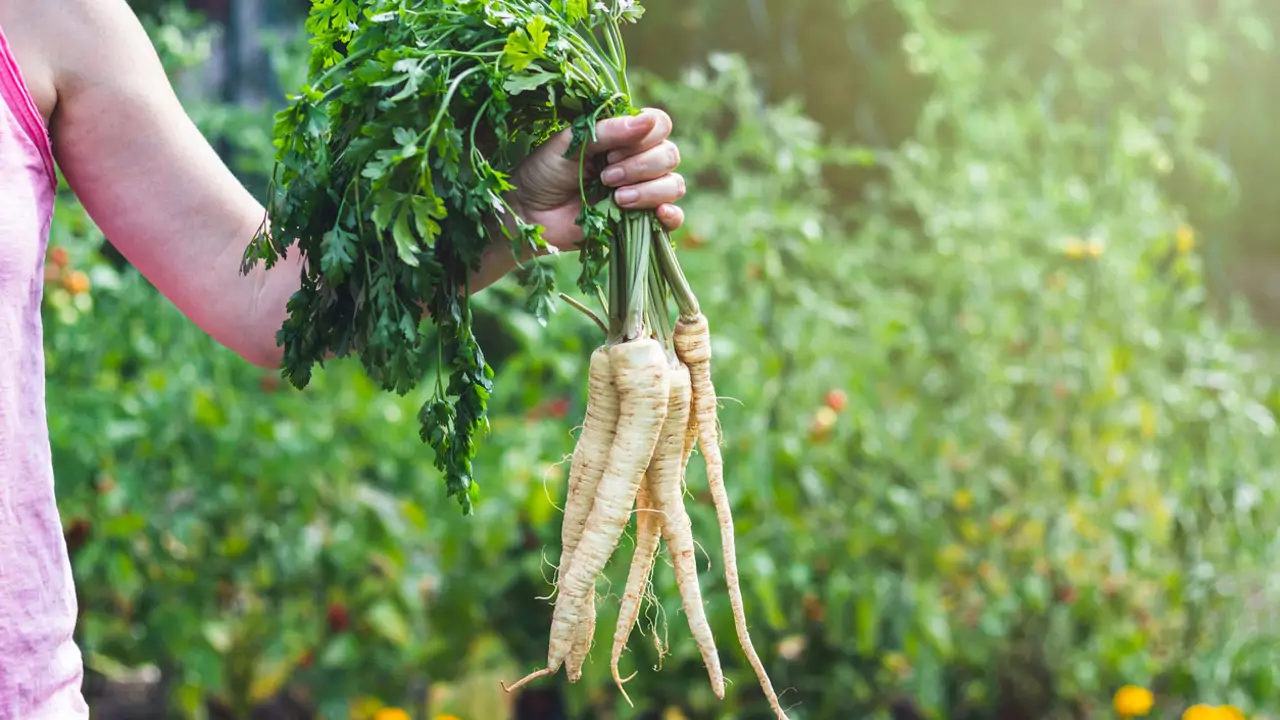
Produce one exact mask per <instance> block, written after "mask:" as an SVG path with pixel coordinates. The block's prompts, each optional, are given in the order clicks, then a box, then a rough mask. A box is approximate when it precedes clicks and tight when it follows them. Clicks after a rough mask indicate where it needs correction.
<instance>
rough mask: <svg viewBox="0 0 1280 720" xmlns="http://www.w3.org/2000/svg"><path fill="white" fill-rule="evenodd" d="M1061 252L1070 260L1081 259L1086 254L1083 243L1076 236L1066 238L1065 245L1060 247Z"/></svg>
mask: <svg viewBox="0 0 1280 720" xmlns="http://www.w3.org/2000/svg"><path fill="white" fill-rule="evenodd" d="M1062 252H1063V253H1065V254H1066V256H1067V257H1068V258H1070V259H1072V260H1082V259H1084V257H1085V255H1086V254H1087V251H1086V250H1085V245H1084V243H1083V242H1082V241H1080V240H1079V239H1078V238H1071V239H1070V240H1068V241H1067V245H1066V247H1064V248H1063V249H1062Z"/></svg>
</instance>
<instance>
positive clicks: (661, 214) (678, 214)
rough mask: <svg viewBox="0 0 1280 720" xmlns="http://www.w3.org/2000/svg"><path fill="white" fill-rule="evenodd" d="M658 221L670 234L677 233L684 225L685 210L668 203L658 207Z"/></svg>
mask: <svg viewBox="0 0 1280 720" xmlns="http://www.w3.org/2000/svg"><path fill="white" fill-rule="evenodd" d="M657 212H658V220H659V222H661V223H662V226H663V227H665V228H666V229H667V231H668V232H675V231H676V230H679V229H680V226H681V225H683V224H684V210H683V209H681V207H680V206H679V205H672V204H670V203H666V204H663V205H659V206H658V211H657Z"/></svg>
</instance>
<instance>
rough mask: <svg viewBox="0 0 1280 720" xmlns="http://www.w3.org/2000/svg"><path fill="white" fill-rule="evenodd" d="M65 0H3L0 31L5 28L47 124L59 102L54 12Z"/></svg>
mask: <svg viewBox="0 0 1280 720" xmlns="http://www.w3.org/2000/svg"><path fill="white" fill-rule="evenodd" d="M61 1H62V0H44V1H43V2H30V0H0V30H3V31H4V35H5V39H7V40H8V42H9V49H10V51H11V52H12V53H13V56H14V59H15V60H16V61H17V63H18V69H19V71H20V72H21V73H22V79H23V81H24V82H25V83H26V85H27V89H28V90H29V91H30V92H31V95H32V97H33V98H34V99H35V101H36V107H38V108H39V109H40V114H41V115H43V116H44V120H45V122H46V123H48V122H49V117H50V116H51V115H52V114H53V111H54V108H55V107H56V106H57V104H58V91H57V85H56V83H55V81H54V77H55V69H54V66H53V61H52V52H51V51H52V49H53V38H52V37H50V33H51V32H52V30H53V23H52V20H53V16H52V14H51V12H50V11H51V10H54V9H55V8H53V7H51V6H55V5H59V4H61Z"/></svg>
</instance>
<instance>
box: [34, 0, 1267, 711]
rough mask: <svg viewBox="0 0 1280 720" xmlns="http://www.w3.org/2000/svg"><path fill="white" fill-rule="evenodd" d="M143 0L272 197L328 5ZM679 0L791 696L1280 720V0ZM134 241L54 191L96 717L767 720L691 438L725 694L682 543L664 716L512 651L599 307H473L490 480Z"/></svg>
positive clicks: (612, 590) (534, 646)
mask: <svg viewBox="0 0 1280 720" xmlns="http://www.w3.org/2000/svg"><path fill="white" fill-rule="evenodd" d="M133 4H134V5H135V7H136V8H137V10H138V11H139V13H140V15H141V16H142V17H143V18H144V21H145V22H146V24H147V26H148V29H149V31H150V32H151V35H152V38H153V40H154V41H155V43H156V45H157V48H158V49H159V51H160V53H161V55H162V57H163V59H164V61H165V64H166V66H167V67H168V68H169V70H170V72H171V77H172V78H173V80H174V82H175V84H176V85H177V86H178V87H179V88H180V91H181V95H182V97H183V100H184V103H185V104H186V106H187V108H188V109H189V111H190V112H191V114H192V115H193V117H194V118H196V120H197V122H198V123H199V125H200V127H201V128H202V129H203V130H204V132H205V133H206V134H207V136H208V137H209V138H210V139H211V140H212V141H213V142H214V143H215V144H216V146H217V147H218V149H219V151H220V152H221V153H222V154H223V156H224V157H225V158H226V159H227V161H228V162H229V163H230V164H231V165H232V167H233V168H235V170H236V171H237V172H238V173H239V174H240V176H241V177H242V178H243V180H244V182H245V183H246V185H247V186H249V187H251V188H253V189H254V191H255V192H258V193H261V192H263V188H264V183H263V179H264V176H265V174H266V172H267V171H268V170H269V167H270V161H271V157H272V148H271V144H270V142H271V138H270V135H269V133H270V130H271V115H272V113H273V112H274V111H275V110H276V109H278V108H280V107H281V106H282V104H283V102H284V100H283V97H284V94H285V93H287V92H289V91H290V90H292V89H293V88H296V87H298V86H299V85H300V84H301V83H302V81H303V73H304V72H305V53H306V38H305V37H301V36H300V35H299V31H300V28H301V19H302V18H303V17H304V15H305V13H306V11H307V9H308V3H307V2H305V0H201V1H200V2H197V1H196V0H189V2H186V3H179V2H173V1H172V0H153V1H148V2H143V1H142V0H137V1H136V2H134V3H133ZM646 5H647V7H648V13H647V15H646V17H645V19H644V20H643V21H641V23H639V24H638V25H636V26H634V27H631V28H629V29H628V31H627V35H626V37H627V42H628V56H629V58H630V59H631V64H632V65H633V66H634V67H636V68H637V70H636V71H635V72H636V80H637V81H641V82H640V84H639V87H640V93H641V97H640V101H642V102H643V103H645V104H650V105H659V106H662V107H664V108H666V109H667V110H668V111H669V112H670V113H671V114H672V115H673V116H674V117H675V119H676V128H677V129H676V136H677V139H678V140H679V142H680V145H681V148H682V150H683V157H684V164H683V171H684V172H685V174H686V175H687V177H688V178H689V180H690V192H689V195H688V198H687V200H686V201H685V202H684V203H683V204H684V206H685V207H686V209H687V212H688V218H689V220H688V225H687V228H686V229H684V230H683V231H681V232H680V233H679V234H678V236H677V240H678V242H679V244H680V247H681V253H682V257H683V258H684V263H685V265H686V271H687V273H688V275H689V276H690V279H691V281H692V283H693V286H694V288H695V289H696V291H697V292H698V294H699V296H700V299H701V300H702V302H703V307H704V310H706V311H707V313H708V315H709V316H710V317H711V318H712V323H713V329H714V332H715V343H716V344H715V353H716V383H717V387H718V389H719V391H720V393H721V395H723V396H725V401H724V403H723V407H722V410H721V420H722V423H723V425H724V434H725V437H726V445H725V451H724V452H725V457H726V474H727V481H728V484H729V492H730V497H731V499H732V502H733V506H734V513H735V515H736V519H737V535H738V551H739V560H740V563H741V568H742V577H743V584H744V592H745V595H746V605H747V613H748V616H749V619H750V622H751V626H752V632H753V634H754V638H755V641H756V646H757V648H758V649H760V651H761V653H762V655H763V658H764V661H765V664H766V665H767V667H768V668H769V669H770V672H771V674H772V677H773V680H774V684H775V686H776V687H778V688H779V689H785V690H786V692H785V694H784V695H783V702H784V704H785V705H788V706H791V708H792V710H791V717H792V718H794V719H795V720H817V719H823V720H827V719H830V720H844V719H858V718H876V719H879V718H939V719H941V718H954V719H956V720H989V719H997V718H998V719H1001V720H1005V719H1007V720H1041V719H1044V720H1068V719H1071V720H1074V719H1077V718H1114V717H1117V712H1116V709H1115V708H1114V707H1113V701H1112V698H1113V695H1114V693H1115V692H1116V691H1117V689H1119V688H1121V687H1122V686H1125V685H1136V686H1140V687H1143V688H1147V689H1149V690H1151V691H1152V692H1153V694H1154V701H1155V706H1154V707H1153V708H1151V710H1150V714H1149V715H1148V716H1149V717H1153V718H1179V717H1182V713H1183V712H1184V711H1185V710H1186V709H1187V708H1188V707H1189V706H1191V705H1193V704H1195V703H1208V704H1210V705H1225V704H1231V705H1234V706H1235V707H1238V708H1239V709H1240V710H1241V712H1242V714H1244V715H1246V716H1248V717H1251V718H1278V717H1280V569H1278V568H1280V533H1278V532H1277V528H1278V527H1280V477H1278V476H1277V467H1278V466H1277V460H1278V459H1280V458H1278V455H1280V442H1278V441H1277V437H1276V415H1277V412H1280V386H1278V385H1277V375H1276V372H1275V370H1276V363H1275V357H1276V355H1275V343H1274V340H1273V337H1274V333H1273V330H1272V328H1273V327H1274V326H1275V324H1276V323H1277V322H1280V243H1277V242H1276V237H1275V232H1276V227H1277V226H1278V224H1280V205H1274V204H1273V203H1275V201H1277V200H1278V199H1280V197H1277V194H1278V191H1277V188H1280V163H1278V162H1277V159H1280V131H1278V130H1277V129H1276V125H1275V121H1274V119H1275V118H1276V117H1277V116H1280V94H1277V93H1276V92H1275V89H1276V88H1277V87H1280V55H1278V54H1277V50H1276V48H1275V42H1276V34H1277V31H1280V5H1276V4H1274V3H1266V2H1262V1H1261V0H1212V1H1211V0H1161V1H1160V2H1154V1H1153V0H1113V1H1112V2H1108V3H1096V2H1093V3H1089V2H1084V1H1083V0H1058V1H1057V2H1051V3H1050V2H1040V3H1021V2H1011V1H1010V0H845V1H842V0H746V1H745V2H743V1H742V0H733V1H731V0H648V1H647V2H646ZM108 240H109V239H105V238H103V237H102V236H101V234H100V233H99V232H98V231H97V230H96V229H95V228H94V226H93V224H92V222H91V221H90V220H89V219H88V218H87V217H86V216H85V214H84V213H83V211H82V210H81V208H80V207H79V206H78V205H77V204H76V203H75V200H74V198H73V196H72V195H71V194H70V193H69V192H68V191H65V189H64V193H63V196H62V198H61V200H60V203H59V206H58V208H57V218H56V221H55V224H54V228H53V234H52V242H51V250H50V257H49V262H48V272H47V278H46V279H47V285H46V296H45V307H44V310H45V321H46V342H47V358H48V378H49V379H48V383H49V416H50V418H49V420H50V425H51V432H52V438H53V445H54V453H55V470H56V474H57V478H58V492H59V501H60V505H61V509H62V512H63V516H64V522H65V525H66V535H67V540H68V544H69V547H70V550H71V552H72V555H73V562H74V566H75V572H76V579H77V582H78V587H79V601H80V608H81V615H80V623H79V630H78V639H79V642H80V643H81V646H82V647H83V649H84V651H85V656H86V661H87V664H88V667H89V670H90V672H89V676H88V678H87V680H86V694H87V695H88V696H89V697H90V698H91V700H92V701H93V703H94V705H95V717H97V718H104V719H106V720H111V719H115V718H129V719H133V718H142V719H145V718H179V717H180V718H284V719H292V718H312V717H324V718H329V719H330V720H332V719H335V718H357V719H361V720H363V719H367V718H371V717H374V716H375V713H376V712H377V711H378V710H379V709H380V708H384V707H399V708H402V709H403V710H404V711H405V712H406V713H407V714H409V715H410V716H411V717H413V718H437V717H440V716H446V717H449V716H452V717H454V718H460V719H461V720H507V719H513V720H514V719H517V718H519V719H532V718H545V719H548V720H557V719H561V718H563V719H568V718H575V719H576V718H599V719H601V720H610V719H612V718H645V719H658V718H662V719H663V720H677V719H680V718H687V719H688V720H700V719H702V718H707V719H711V718H717V719H719V718H726V719H727V718H734V719H742V720H754V719H756V718H767V717H769V715H768V712H767V707H766V706H765V704H764V703H763V700H762V698H761V697H760V696H759V693H758V692H757V690H756V689H755V682H754V677H753V675H752V674H751V672H750V669H749V668H748V667H747V666H746V665H745V663H744V662H743V660H742V657H741V654H740V653H739V652H738V649H737V644H736V641H735V640H734V633H733V625H732V617H731V615H730V611H729V606H728V602H727V596H726V594H725V592H724V584H723V575H722V574H721V571H722V564H721V561H720V559H719V551H720V546H719V539H718V534H717V533H716V524H715V519H714V513H713V512H712V509H711V506H710V502H709V500H708V498H707V497H706V496H705V495H704V494H703V493H702V492H701V489H702V488H704V487H705V474H704V472H703V468H702V465H701V461H700V459H699V458H698V457H697V456H695V459H694V460H693V462H692V463H691V465H690V485H691V488H692V489H693V490H694V491H695V492H694V499H693V500H691V501H690V503H689V504H690V510H691V513H692V516H693V522H694V529H695V535H696V536H697V538H698V539H699V541H700V543H701V545H702V547H703V549H704V550H705V553H706V554H705V555H703V556H700V564H701V567H702V570H703V574H702V583H703V592H704V597H705V598H706V600H707V605H708V613H709V616H710V619H711V622H712V624H713V627H714V629H715V632H716V635H717V637H718V638H719V639H720V647H721V655H722V657H723V660H724V663H725V666H726V671H727V674H728V677H729V678H730V680H731V683H732V684H731V687H730V693H729V696H728V698H726V700H725V701H723V702H720V701H717V700H716V699H715V698H714V697H713V696H712V695H711V693H710V691H709V689H708V687H707V684H706V682H705V673H704V672H703V669H702V665H701V662H700V660H699V658H698V655H697V652H696V649H695V648H694V646H693V644H692V642H691V640H690V639H689V636H688V628H687V623H686V622H685V621H684V618H683V615H682V613H681V612H680V609H679V601H678V596H677V594H676V592H675V584H674V578H673V574H672V572H671V568H670V566H669V563H667V562H666V560H665V559H663V560H661V561H660V562H659V563H658V565H657V570H656V575H655V580H654V582H655V586H656V590H657V591H658V595H659V597H660V598H661V605H660V606H659V607H654V608H649V609H647V610H646V612H645V615H644V617H643V618H642V621H641V623H642V624H641V629H642V630H643V632H644V633H645V634H644V635H643V636H642V635H636V636H634V637H633V640H632V643H631V652H630V653H629V654H628V655H627V656H626V657H625V659H624V667H630V668H634V669H636V670H638V671H639V673H638V675H637V676H636V678H635V680H634V681H632V682H631V684H630V685H628V691H629V693H630V694H631V696H632V698H634V699H635V700H636V702H637V706H636V707H635V708H634V709H633V708H629V707H627V706H626V705H625V703H623V702H622V700H621V698H620V695H619V693H617V691H616V690H615V689H614V688H613V686H612V682H611V680H610V679H609V672H608V662H607V659H606V658H607V652H606V651H605V650H604V647H607V645H605V646H601V645H600V644H599V642H600V641H599V640H598V641H597V643H598V644H597V652H596V653H595V654H594V656H593V659H592V660H591V661H590V662H589V663H588V665H587V668H586V673H585V675H584V677H583V679H582V681H581V682H580V683H577V684H575V685H569V684H567V683H565V682H564V681H563V674H562V675H561V676H560V678H561V679H558V680H555V681H547V682H544V683H542V684H541V685H539V686H537V687H534V688H531V689H530V690H528V691H527V692H524V693H521V694H519V695H516V696H509V695H506V694H505V693H503V692H502V690H501V689H500V687H499V680H508V681H510V680H512V679H515V678H518V677H519V676H521V675H523V674H524V673H525V672H527V671H528V670H530V669H533V668H534V667H536V666H538V665H539V663H540V662H542V661H543V659H544V658H545V643H546V632H547V628H548V624H549V620H550V608H551V606H550V604H549V602H548V601H547V600H545V599H540V598H545V596H546V595H548V593H549V590H550V587H549V585H548V583H547V580H548V578H550V577H551V574H552V570H551V567H550V562H551V561H553V560H554V559H555V558H556V557H557V555H558V544H559V517H560V511H559V509H558V508H559V504H560V502H561V498H562V497H563V495H564V490H565V487H564V485H565V475H566V467H565V464H564V460H565V458H566V456H567V455H568V453H570V452H571V450H572V445H573V439H574V427H575V426H576V425H577V423H578V419H579V418H580V417H581V414H582V411H583V403H584V400H585V397H584V393H585V381H584V377H585V367H586V365H585V363H586V362H587V359H588V355H589V352H590V350H591V348H592V347H593V345H594V343H595V342H596V335H594V334H593V333H594V332H595V331H594V330H593V328H592V327H591V326H590V325H589V324H588V323H586V322H585V321H584V320H582V319H581V318H580V317H579V316H578V315H577V314H576V313H573V312H561V313H559V314H558V315H557V316H556V317H555V318H554V320H553V322H552V323H551V324H550V325H549V326H548V327H545V328H544V327H541V326H539V325H538V324H537V323H536V322H534V321H533V320H532V319H531V318H530V317H528V316H527V314H525V313H524V312H523V311H522V309H521V307H522V296H521V294H520V292H519V290H518V288H515V287H514V285H513V284H511V283H503V284H500V285H499V286H497V287H495V288H494V289H492V290H490V291H487V292H485V293H484V294H483V296H482V297H481V298H480V299H479V301H480V304H481V305H482V306H483V314H482V317H483V330H484V332H483V335H482V338H481V342H482V344H483V346H484V347H485V348H486V351H487V354H488V355H489V357H490V359H491V360H492V361H493V362H494V364H495V365H496V369H497V381H496V382H497V389H496V391H495V398H494V401H493V405H492V407H493V411H494V418H493V432H492V433H491V434H490V435H489V437H488V438H487V439H486V440H485V446H484V449H483V452H482V455H481V457H480V459H479V465H478V468H479V469H478V471H477V476H478V479H479V482H480V484H481V488H482V499H481V501H480V503H479V504H478V506H477V511H476V514H475V515H474V516H472V517H462V516H461V515H460V514H459V512H458V510H457V506H456V504H454V503H453V502H452V501H450V500H447V499H446V498H445V496H444V489H443V483H442V482H441V481H440V479H439V477H438V476H437V474H436V473H435V471H434V470H433V469H432V467H431V462H430V454H429V453H430V451H429V449H427V448H426V447H425V446H424V445H422V444H421V443H420V442H419V441H418V439H417V431H416V421H415V412H416V409H417V407H418V405H419V404H420V402H421V400H422V398H420V397H417V395H416V394H411V395H410V396H408V397H405V398H399V397H395V396H392V395H388V394H383V393H380V392H377V391H376V390H375V388H374V387H373V386H372V384H371V383H370V382H368V381H367V380H366V379H365V378H364V377H363V376H362V375H361V373H360V370H359V368H358V366H357V365H356V364H354V363H348V362H338V363H333V364H331V365H330V366H329V367H328V368H327V369H326V370H325V372H323V373H321V374H320V375H319V376H318V377H317V378H316V379H315V381H314V382H313V384H312V386H311V387H310V388H308V389H307V390H306V391H305V392H298V391H295V390H293V389H292V388H291V387H290V386H289V385H288V384H287V383H282V382H281V381H280V379H279V377H278V375H277V374H276V373H271V372H262V371H260V370H258V369H255V368H253V367H251V366H249V365H248V364H246V363H245V362H243V361H241V360H240V359H239V358H237V357H235V356H234V355H233V354H232V353H230V352H229V351H226V350H224V349H222V348H220V347H218V346H216V345H215V344H214V343H213V342H211V341H210V340H209V339H208V338H207V337H205V336H204V335H203V334H202V333H201V332H200V331H199V330H198V329H196V328H195V327H194V326H192V325H191V324H189V323H187V322H186V321H185V320H184V319H183V318H182V317H181V315H180V314H178V313H177V312H176V311H175V310H174V308H173V307H172V306H171V305H169V304H168V303H167V302H166V301H165V300H164V299H163V298H162V297H161V296H159V295H158V294H157V292H156V291H155V290H154V288H152V287H151V286H150V285H149V284H148V283H147V282H146V281H145V280H144V279H143V278H141V277H140V276H139V275H138V274H137V273H136V272H135V271H134V270H133V269H132V268H130V267H128V265H127V263H125V262H124V261H123V260H122V259H121V258H120V256H119V255H118V254H116V253H114V252H113V250H112V249H111V247H110V244H109V242H108ZM191 241H192V242H199V241H200V238H199V237H192V238H191ZM560 268H561V270H563V271H564V272H565V274H566V275H565V276H566V278H568V277H572V274H573V259H572V258H568V259H566V260H565V261H564V262H562V263H561V264H560ZM695 501H696V502H695ZM629 555H630V540H629V538H627V539H624V540H623V542H622V544H621V545H620V549H619V554H618V556H619V558H620V559H617V560H615V562H614V563H613V564H612V565H611V567H610V569H609V571H608V578H609V579H610V581H611V584H603V583H602V584H601V586H600V592H601V593H602V599H601V601H600V602H601V608H602V617H603V618H607V619H606V620H605V621H603V622H602V623H601V624H600V630H601V633H602V635H601V637H602V638H603V637H605V635H604V634H605V633H611V632H612V618H613V615H612V614H610V613H611V610H612V608H613V607H616V603H617V594H618V592H619V590H620V588H621V585H622V583H623V582H624V579H625V573H626V562H625V558H626V557H629ZM655 632H656V633H658V634H659V635H661V636H663V637H665V638H666V640H667V641H668V642H669V644H670V650H671V653H672V654H671V655H669V656H668V657H666V658H665V659H664V660H663V662H662V664H661V667H656V655H655V654H654V650H653V647H652V642H651V641H650V637H649V636H650V635H652V634H653V633H655ZM383 717H390V715H388V714H386V713H384V715H383ZM1224 717H1227V716H1224Z"/></svg>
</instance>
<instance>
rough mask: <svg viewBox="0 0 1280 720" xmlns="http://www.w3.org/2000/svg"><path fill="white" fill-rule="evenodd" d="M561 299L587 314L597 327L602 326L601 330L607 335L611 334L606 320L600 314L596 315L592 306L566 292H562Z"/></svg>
mask: <svg viewBox="0 0 1280 720" xmlns="http://www.w3.org/2000/svg"><path fill="white" fill-rule="evenodd" d="M560 299H561V300H563V301H565V302H567V303H569V306H570V307H572V308H573V309H574V310H577V311H578V312H580V313H582V314H583V315H586V316H587V318H588V319H590V320H591V322H593V323H595V324H596V327H598V328H600V332H602V333H604V334H605V335H608V334H609V328H607V327H605V324H604V321H603V320H601V319H600V316H599V315H596V314H595V312H593V311H592V310H591V308H589V307H587V306H586V305H583V304H582V303H580V302H578V301H577V300H575V299H573V298H571V297H569V296H568V295H565V294H564V293H560Z"/></svg>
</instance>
